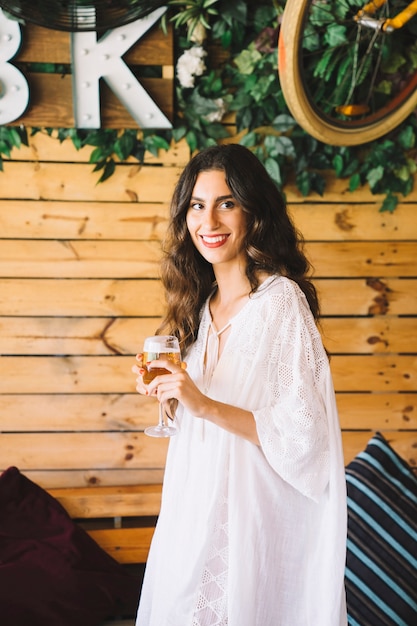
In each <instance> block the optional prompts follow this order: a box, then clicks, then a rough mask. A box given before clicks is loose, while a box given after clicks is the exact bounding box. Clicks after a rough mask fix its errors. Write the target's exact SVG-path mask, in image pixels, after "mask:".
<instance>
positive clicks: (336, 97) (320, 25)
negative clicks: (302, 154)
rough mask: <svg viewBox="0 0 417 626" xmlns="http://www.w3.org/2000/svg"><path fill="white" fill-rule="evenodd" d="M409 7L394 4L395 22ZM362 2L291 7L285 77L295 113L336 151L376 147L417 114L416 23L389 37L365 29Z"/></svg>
mask: <svg viewBox="0 0 417 626" xmlns="http://www.w3.org/2000/svg"><path fill="white" fill-rule="evenodd" d="M406 5H407V2H405V0H388V2H387V3H386V4H385V5H384V7H382V8H381V9H380V10H378V11H377V12H376V15H375V17H376V18H379V17H381V16H382V12H385V13H387V14H388V15H390V16H392V15H395V14H397V13H398V12H399V11H400V10H401V9H402V8H404V6H406ZM361 6H363V2H361V1H360V0H287V3H286V6H285V11H284V15H283V21H282V25H281V33H280V40H279V53H278V68H279V77H280V82H281V86H282V90H283V93H284V97H285V100H286V102H287V105H288V108H289V109H290V111H291V112H292V114H293V116H294V117H295V119H296V120H297V122H298V123H299V124H300V125H301V126H302V127H303V128H304V129H305V130H306V131H307V132H308V133H309V134H311V135H312V136H313V137H316V138H317V139H319V140H320V141H323V142H325V143H329V144H332V145H358V144H362V143H366V142H368V141H372V140H374V139H377V138H378V137H381V136H383V135H385V134H386V133H388V132H389V131H390V130H392V129H393V128H395V127H396V126H398V125H399V124H400V123H401V122H402V121H403V120H404V119H405V118H406V117H408V115H410V114H411V113H412V112H413V111H414V110H415V109H416V107H417V16H415V17H414V18H413V19H412V20H410V21H409V22H408V23H407V24H405V25H404V26H403V28H402V29H400V30H397V31H394V32H393V33H390V34H386V33H384V32H383V31H382V30H374V29H370V28H364V27H363V26H361V25H358V23H357V21H355V19H354V16H355V15H356V14H357V12H358V11H359V9H360V8H361Z"/></svg>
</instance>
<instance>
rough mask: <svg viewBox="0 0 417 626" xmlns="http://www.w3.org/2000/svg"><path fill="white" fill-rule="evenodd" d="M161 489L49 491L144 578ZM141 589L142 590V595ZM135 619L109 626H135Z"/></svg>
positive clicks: (75, 518) (117, 557)
mask: <svg viewBox="0 0 417 626" xmlns="http://www.w3.org/2000/svg"><path fill="white" fill-rule="evenodd" d="M161 489H162V486H161V485H157V484H155V485H138V486H123V487H85V488H84V487H80V488H65V489H49V490H48V492H49V493H50V494H51V495H52V496H53V497H54V498H56V499H57V500H58V501H59V502H60V503H61V504H62V506H63V507H64V508H65V509H66V511H67V512H68V513H69V515H70V516H71V517H72V518H73V519H74V520H75V521H76V522H77V523H79V524H80V525H81V526H82V527H83V528H84V529H85V530H86V531H87V532H88V534H89V535H90V536H91V537H92V538H93V539H94V540H95V541H96V542H97V544H98V545H99V546H101V547H102V548H103V549H104V550H106V552H107V553H108V554H110V555H111V556H112V557H113V558H114V559H116V560H117V561H118V562H119V563H122V564H123V565H126V566H138V570H139V572H140V573H142V574H143V570H144V565H145V563H146V559H147V557H148V552H149V546H150V543H151V539H152V535H153V532H154V528H155V523H156V519H157V516H158V513H159V509H160V503H161ZM139 592H140V589H138V594H139ZM134 623H135V616H129V617H126V618H124V619H120V620H112V621H109V622H106V625H105V626H134Z"/></svg>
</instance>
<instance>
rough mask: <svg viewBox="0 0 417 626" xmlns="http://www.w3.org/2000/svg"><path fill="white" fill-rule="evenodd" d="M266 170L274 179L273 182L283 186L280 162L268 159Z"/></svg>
mask: <svg viewBox="0 0 417 626" xmlns="http://www.w3.org/2000/svg"><path fill="white" fill-rule="evenodd" d="M265 169H266V171H267V172H268V174H269V175H270V177H271V178H272V180H273V181H275V182H276V183H277V185H282V177H281V169H280V167H279V164H278V161H276V160H275V159H272V158H271V157H268V158H267V159H266V160H265Z"/></svg>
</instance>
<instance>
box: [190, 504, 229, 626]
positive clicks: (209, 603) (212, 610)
mask: <svg viewBox="0 0 417 626" xmlns="http://www.w3.org/2000/svg"><path fill="white" fill-rule="evenodd" d="M228 545H229V539H228V524H227V497H226V496H224V498H223V500H222V502H220V503H219V506H218V510H217V515H216V520H215V527H214V533H213V543H212V547H211V550H210V551H209V554H208V555H207V562H206V565H205V567H204V570H203V575H202V578H201V584H200V589H199V595H198V599H197V605H196V609H195V613H194V617H193V626H227V623H228V620H227V570H228Z"/></svg>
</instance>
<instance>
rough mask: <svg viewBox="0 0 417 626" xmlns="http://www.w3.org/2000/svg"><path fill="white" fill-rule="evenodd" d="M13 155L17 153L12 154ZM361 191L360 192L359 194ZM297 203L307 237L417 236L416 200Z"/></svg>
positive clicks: (294, 209)
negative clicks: (388, 205)
mask: <svg viewBox="0 0 417 626" xmlns="http://www.w3.org/2000/svg"><path fill="white" fill-rule="evenodd" d="M13 156H14V155H13ZM358 195H359V194H358ZM356 201H357V199H356V200H352V203H348V202H343V203H341V202H339V203H338V202H335V203H328V202H327V198H326V203H324V202H320V203H317V204H316V203H313V202H309V201H307V200H306V201H305V203H296V204H290V205H289V207H288V208H289V212H290V214H291V215H292V217H293V220H294V223H295V225H296V227H297V228H298V229H299V230H300V231H301V232H302V234H303V236H304V238H305V239H306V240H315V241H332V240H333V241H382V240H391V241H401V240H411V239H417V220H416V219H415V204H411V203H410V204H408V203H405V202H400V203H399V204H398V205H397V208H396V209H395V211H394V212H393V213H388V212H384V213H381V212H379V208H380V203H379V204H378V203H375V204H374V203H362V204H359V203H358V204H353V202H356Z"/></svg>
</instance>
